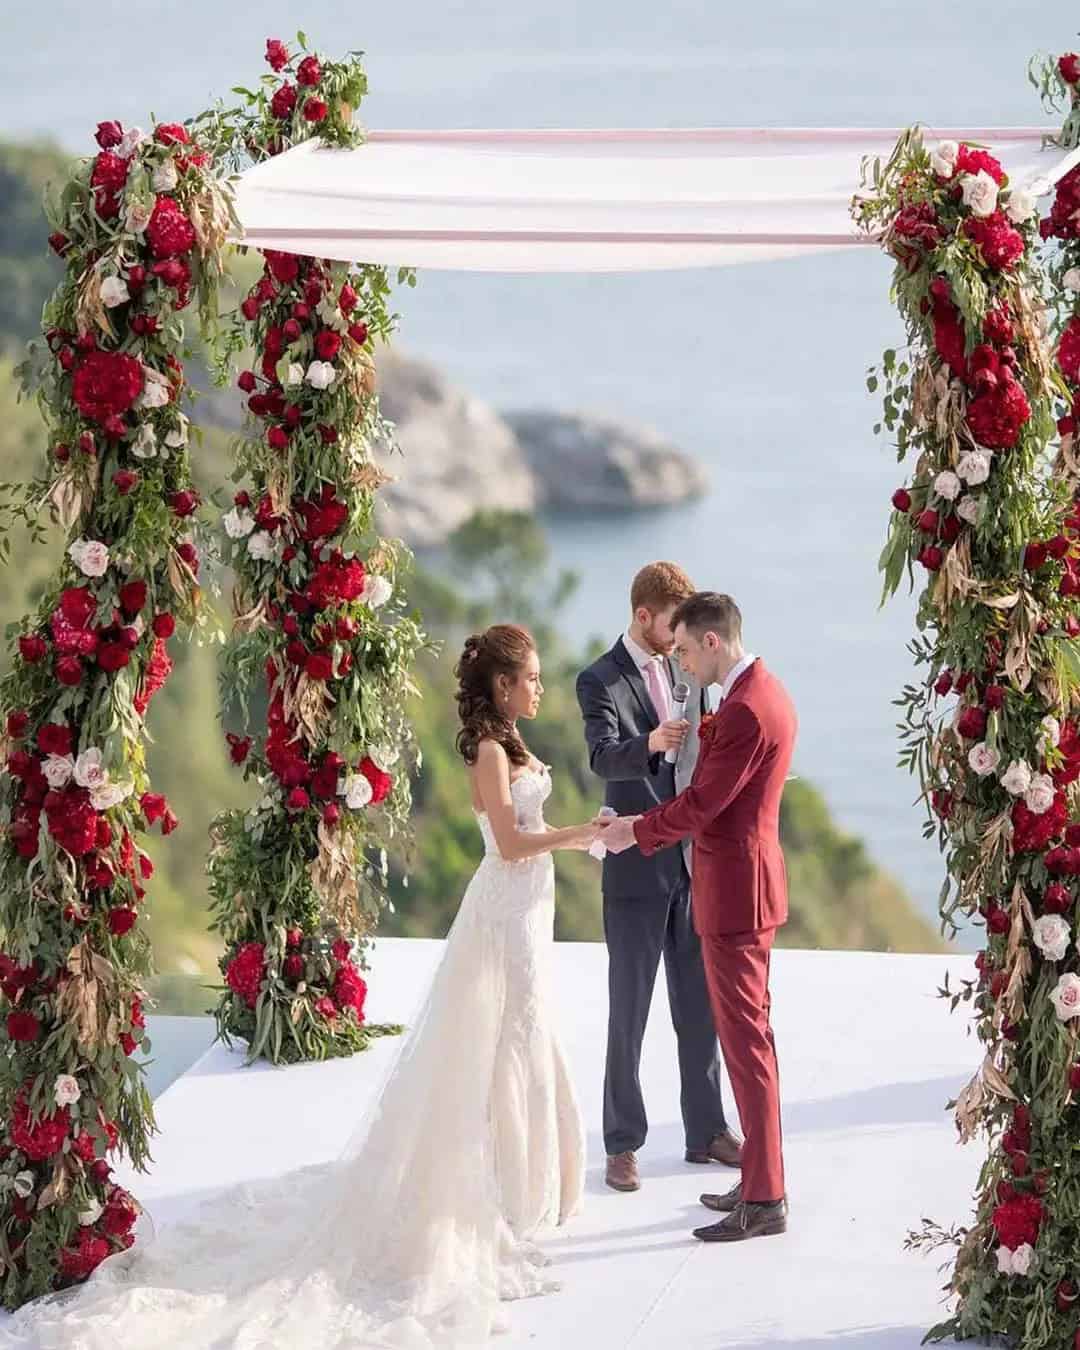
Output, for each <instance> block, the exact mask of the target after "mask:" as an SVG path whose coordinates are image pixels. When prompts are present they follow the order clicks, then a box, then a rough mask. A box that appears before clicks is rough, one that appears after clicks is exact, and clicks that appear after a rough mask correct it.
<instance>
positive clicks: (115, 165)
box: [90, 150, 129, 193]
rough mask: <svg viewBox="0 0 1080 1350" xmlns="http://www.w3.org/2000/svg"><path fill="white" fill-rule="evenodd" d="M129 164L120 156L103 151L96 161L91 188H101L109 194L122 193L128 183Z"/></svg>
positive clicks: (91, 176)
mask: <svg viewBox="0 0 1080 1350" xmlns="http://www.w3.org/2000/svg"><path fill="white" fill-rule="evenodd" d="M128 164H129V161H128V160H126V159H123V158H121V156H120V155H114V154H113V153H112V151H111V150H103V151H102V152H101V154H100V155H98V156H97V157H96V159H95V160H94V168H93V170H92V172H91V174H90V186H91V187H95V188H101V189H102V190H103V191H104V192H108V193H116V192H122V191H123V190H124V185H125V183H126V182H127V176H128Z"/></svg>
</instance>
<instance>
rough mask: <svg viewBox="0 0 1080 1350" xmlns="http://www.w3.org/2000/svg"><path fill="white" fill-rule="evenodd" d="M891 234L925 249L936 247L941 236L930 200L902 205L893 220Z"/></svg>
mask: <svg viewBox="0 0 1080 1350" xmlns="http://www.w3.org/2000/svg"><path fill="white" fill-rule="evenodd" d="M893 234H895V235H899V236H900V238H901V239H907V240H910V241H911V242H912V243H915V244H920V245H921V246H922V247H923V248H925V249H932V248H936V247H937V245H938V244H939V243H940V242H941V240H942V238H943V233H942V229H941V226H940V225H939V224H938V218H937V213H936V212H935V211H934V208H933V206H932V205H931V204H930V202H915V203H914V204H913V205H909V206H904V207H902V208H901V210H900V211H898V212H897V215H896V219H895V220H894V221H893Z"/></svg>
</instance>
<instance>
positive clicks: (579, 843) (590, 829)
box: [563, 820, 600, 853]
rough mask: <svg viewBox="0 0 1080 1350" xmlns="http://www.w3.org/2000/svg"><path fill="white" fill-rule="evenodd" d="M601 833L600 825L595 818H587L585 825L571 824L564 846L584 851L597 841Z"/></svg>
mask: <svg viewBox="0 0 1080 1350" xmlns="http://www.w3.org/2000/svg"><path fill="white" fill-rule="evenodd" d="M599 833H600V827H599V826H598V825H597V823H596V821H595V820H587V821H586V822H585V824H584V825H571V826H570V828H569V830H568V832H567V835H566V842H565V843H564V844H563V848H571V849H576V850H578V851H580V852H583V853H584V852H586V851H587V850H588V848H589V845H590V844H592V843H594V842H595V840H596V837H597V835H598V834H599Z"/></svg>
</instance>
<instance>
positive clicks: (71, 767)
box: [41, 755, 75, 792]
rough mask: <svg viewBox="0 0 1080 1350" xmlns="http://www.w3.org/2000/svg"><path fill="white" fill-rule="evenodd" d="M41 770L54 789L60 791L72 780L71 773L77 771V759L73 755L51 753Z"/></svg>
mask: <svg viewBox="0 0 1080 1350" xmlns="http://www.w3.org/2000/svg"><path fill="white" fill-rule="evenodd" d="M41 772H42V773H43V774H44V775H45V781H46V782H47V783H48V785H49V786H50V787H51V788H52V789H53V791H54V792H59V790H60V789H61V788H62V787H66V786H67V784H68V783H70V782H71V775H72V774H73V773H74V772H75V760H74V759H73V758H72V757H71V755H49V756H48V758H47V759H46V760H45V763H44V764H42V766H41Z"/></svg>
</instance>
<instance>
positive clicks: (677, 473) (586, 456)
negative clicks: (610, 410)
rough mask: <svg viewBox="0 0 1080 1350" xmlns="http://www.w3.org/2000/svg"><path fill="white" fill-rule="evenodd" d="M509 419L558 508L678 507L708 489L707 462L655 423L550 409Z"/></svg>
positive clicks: (546, 502) (553, 506)
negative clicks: (663, 433)
mask: <svg viewBox="0 0 1080 1350" xmlns="http://www.w3.org/2000/svg"><path fill="white" fill-rule="evenodd" d="M506 420H507V421H508V422H509V424H510V426H511V428H512V429H513V431H514V432H515V433H516V435H517V438H518V442H519V443H520V445H521V448H522V449H523V450H524V452H525V456H526V459H527V460H528V463H529V465H530V467H531V468H532V470H533V472H534V473H535V474H536V476H537V478H538V479H539V480H540V482H541V483H542V485H543V494H544V495H543V503H544V505H545V506H547V507H549V508H550V509H551V510H553V511H629V510H635V509H637V508H643V507H654V506H674V505H676V504H677V503H679V502H684V501H687V500H689V499H691V498H694V497H700V496H701V495H702V494H703V493H704V491H705V488H706V478H705V474H704V473H703V471H702V469H701V467H700V465H699V464H697V463H696V461H694V460H692V459H690V458H689V457H688V456H686V455H684V454H683V453H682V451H681V450H676V449H675V447H674V446H673V445H671V444H670V443H669V442H667V441H665V440H664V439H663V437H661V436H660V435H659V434H658V433H657V432H655V431H653V430H652V429H651V428H650V427H644V426H636V425H631V424H630V423H627V422H620V421H617V420H615V419H613V418H608V417H590V416H589V415H587V414H585V413H560V412H545V411H542V410H538V411H534V412H517V413H507V414H506Z"/></svg>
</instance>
